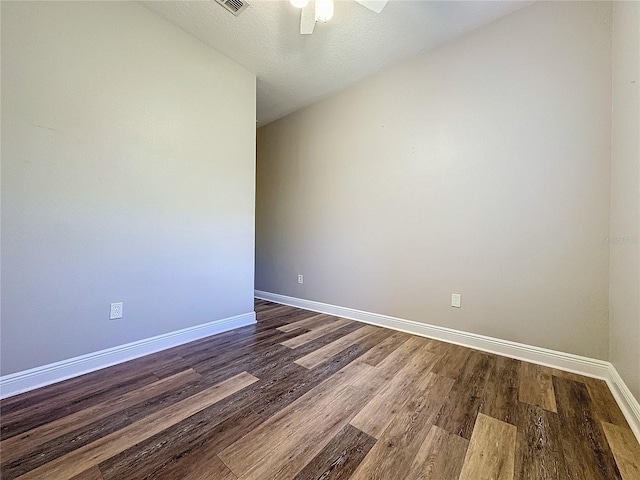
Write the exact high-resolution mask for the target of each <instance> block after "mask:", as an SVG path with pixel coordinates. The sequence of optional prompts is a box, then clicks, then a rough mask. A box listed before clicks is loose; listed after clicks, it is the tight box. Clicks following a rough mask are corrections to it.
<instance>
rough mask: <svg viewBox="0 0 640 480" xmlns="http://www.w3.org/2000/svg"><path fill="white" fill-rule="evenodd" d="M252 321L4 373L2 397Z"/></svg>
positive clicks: (227, 322)
mask: <svg viewBox="0 0 640 480" xmlns="http://www.w3.org/2000/svg"><path fill="white" fill-rule="evenodd" d="M253 323H256V314H255V312H248V313H244V314H242V315H236V316H233V317H228V318H223V319H220V320H214V321H213V322H209V323H204V324H202V325H196V326H195V327H189V328H184V329H182V330H177V331H175V332H169V333H165V334H162V335H158V336H155V337H151V338H145V339H143V340H138V341H136V342H131V343H127V344H125V345H119V346H117V347H112V348H108V349H105V350H100V351H98V352H93V353H88V354H86V355H81V356H79V357H74V358H70V359H67V360H62V361H60V362H56V363H50V364H48V365H43V366H41V367H36V368H32V369H30V370H25V371H22V372H17V373H12V374H10V375H5V376H3V377H0V398H7V397H11V396H13V395H17V394H19V393H23V392H27V391H29V390H34V389H36V388H40V387H44V386H46V385H50V384H52V383H57V382H60V381H62V380H67V379H69V378H73V377H77V376H80V375H83V374H85V373H89V372H93V371H95V370H100V369H102V368H106V367H110V366H112V365H116V364H118V363H123V362H126V361H128V360H133V359H134V358H138V357H142V356H145V355H149V354H151V353H156V352H159V351H161V350H166V349H168V348H172V347H176V346H178V345H182V344H184V343H189V342H193V341H194V340H199V339H201V338H205V337H208V336H210V335H215V334H217V333H222V332H226V331H228V330H233V329H235V328H240V327H244V326H247V325H251V324H253Z"/></svg>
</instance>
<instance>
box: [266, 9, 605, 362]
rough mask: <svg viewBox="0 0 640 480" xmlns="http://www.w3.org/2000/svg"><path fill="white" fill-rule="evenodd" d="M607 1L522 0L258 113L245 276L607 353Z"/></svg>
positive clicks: (355, 304)
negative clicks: (468, 27) (442, 42)
mask: <svg viewBox="0 0 640 480" xmlns="http://www.w3.org/2000/svg"><path fill="white" fill-rule="evenodd" d="M611 8H612V7H611V4H609V3H605V2H602V3H598V2H594V3H574V2H553V3H551V2H540V3H537V4H534V5H532V6H530V7H527V8H525V9H523V10H521V11H519V12H516V13H514V14H512V15H510V16H508V17H505V18H503V19H501V20H499V21H497V22H495V23H493V24H491V25H488V26H486V27H483V28H482V29H479V30H477V31H475V32H472V33H470V34H468V35H467V36H465V37H463V38H461V39H459V40H456V41H454V42H452V43H450V44H447V45H446V46H443V47H441V48H439V49H437V50H435V51H433V52H429V53H426V54H424V55H422V56H419V57H417V58H415V59H413V60H411V61H409V62H407V63H404V64H401V65H398V66H396V67H394V68H391V69H389V70H386V71H384V72H382V73H380V74H378V75H376V76H374V77H371V78H370V79H368V80H366V81H364V82H362V83H360V84H358V85H357V86H355V87H353V88H350V89H348V90H346V91H344V92H342V93H340V94H338V95H335V96H333V97H331V98H329V99H327V100H324V101H322V102H319V103H317V104H315V105H312V106H310V107H308V108H305V109H303V110H301V111H299V112H297V113H294V114H292V115H290V116H288V117H285V118H283V119H281V120H279V121H276V122H273V123H271V124H269V125H267V126H265V127H263V128H260V129H259V130H258V180H257V213H256V229H257V237H256V241H257V250H256V253H257V261H256V288H257V289H258V290H264V291H268V292H273V293H279V294H283V295H290V296H294V297H300V298H305V299H310V300H315V301H320V302H326V303H330V304H335V305H341V306H347V307H352V308H356V309H361V310H365V311H371V312H376V313H381V314H388V315H393V316H397V317H401V318H406V319H411V320H416V321H419V322H425V323H429V324H434V325H442V326H446V327H450V328H454V329H459V330H464V331H468V332H475V333H479V334H484V335H489V336H493V337H498V338H503V339H508V340H512V341H517V342H523V343H527V344H532V345H537V346H541V347H547V348H551V349H556V350H560V351H564V352H571V353H575V354H580V355H586V356H589V357H596V358H600V359H606V358H608V348H609V339H608V335H609V332H608V317H609V312H608V284H609V278H608V277H609V245H608V244H607V243H606V238H607V237H608V236H609V204H610V157H611V55H612V47H611ZM299 273H300V274H304V276H305V277H304V278H305V282H304V284H303V285H298V284H297V281H296V275H297V274H299ZM452 292H456V293H461V294H462V308H461V309H454V308H452V307H450V306H449V305H450V299H451V293H452Z"/></svg>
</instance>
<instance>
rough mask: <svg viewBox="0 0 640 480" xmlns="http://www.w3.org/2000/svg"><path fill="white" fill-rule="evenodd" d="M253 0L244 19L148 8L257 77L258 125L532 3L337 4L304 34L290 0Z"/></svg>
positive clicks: (190, 8)
mask: <svg viewBox="0 0 640 480" xmlns="http://www.w3.org/2000/svg"><path fill="white" fill-rule="evenodd" d="M248 1H249V3H250V6H249V8H247V9H246V10H245V11H244V12H242V13H241V14H240V16H238V17H235V16H233V15H232V14H231V13H229V12H228V11H227V10H225V9H224V8H223V7H221V6H220V5H218V4H217V3H216V2H215V1H214V0H208V1H151V2H143V5H144V6H145V7H147V8H149V9H150V10H152V11H154V12H156V13H157V14H159V15H160V16H162V17H164V18H165V19H166V20H168V21H170V22H171V23H173V24H175V25H177V26H178V27H180V28H181V29H183V30H184V31H186V32H187V33H189V34H191V35H193V36H194V37H196V38H198V39H200V40H201V41H203V42H204V43H206V44H207V45H210V46H211V47H213V48H214V49H216V50H217V51H219V52H221V53H222V54H224V55H226V56H228V57H229V58H231V59H233V60H235V61H236V62H237V63H239V64H240V65H242V66H244V67H245V68H247V69H249V70H251V71H252V72H254V73H255V74H256V76H257V77H258V80H257V121H258V125H264V124H266V123H269V122H271V121H273V120H276V119H278V118H280V117H283V116H285V115H287V114H289V113H291V112H293V111H295V110H298V109H300V108H302V107H304V106H307V105H309V104H311V103H313V102H315V101H317V100H319V99H321V98H323V97H326V96H328V95H330V94H332V93H334V92H337V91H339V90H342V89H344V88H346V87H348V86H350V85H352V84H354V83H355V82H357V81H358V80H360V79H362V78H364V77H366V76H368V75H371V74H372V73H374V72H377V71H379V70H381V69H383V68H385V67H387V66H389V65H393V64H395V63H399V62H401V61H403V60H405V59H408V58H409V57H411V56H414V55H417V54H419V53H422V52H424V51H426V50H429V49H432V48H435V47H436V46H438V45H441V44H442V43H445V42H447V41H449V40H452V39H453V38H456V37H459V36H461V35H463V34H465V33H467V32H469V31H470V30H473V29H475V28H478V27H480V26H482V25H485V24H487V23H489V22H491V21H493V20H495V19H497V18H499V17H501V16H504V15H507V14H509V13H511V12H513V11H515V10H517V9H519V8H522V7H524V6H526V5H528V4H530V3H532V2H523V1H509V2H507V1H428V0H391V1H390V2H389V3H388V4H387V6H386V7H385V9H384V10H383V11H382V13H380V14H376V13H374V12H371V11H369V10H367V9H366V8H365V7H363V6H361V5H359V4H357V3H356V2H354V1H352V0H336V2H335V14H334V17H333V19H332V20H330V21H329V22H328V23H326V24H322V23H318V24H317V25H316V28H315V31H314V34H313V35H300V34H299V28H300V10H298V9H296V8H294V7H293V6H291V4H290V3H289V2H288V1H287V0H248Z"/></svg>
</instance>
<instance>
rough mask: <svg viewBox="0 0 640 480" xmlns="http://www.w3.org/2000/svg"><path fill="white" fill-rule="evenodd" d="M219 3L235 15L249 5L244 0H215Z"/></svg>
mask: <svg viewBox="0 0 640 480" xmlns="http://www.w3.org/2000/svg"><path fill="white" fill-rule="evenodd" d="M216 2H218V3H219V4H220V5H222V6H223V7H224V8H226V9H227V10H229V11H230V12H231V13H233V14H234V15H235V16H236V17H237V16H238V15H240V14H241V13H242V12H244V11H245V10H246V8H247V7H248V6H249V4H248V3H247V2H245V1H244V0H216Z"/></svg>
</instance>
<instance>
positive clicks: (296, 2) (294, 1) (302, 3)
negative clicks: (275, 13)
mask: <svg viewBox="0 0 640 480" xmlns="http://www.w3.org/2000/svg"><path fill="white" fill-rule="evenodd" d="M289 1H290V2H291V5H293V6H294V7H296V8H304V7H306V6H307V5H308V4H309V0H289Z"/></svg>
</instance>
